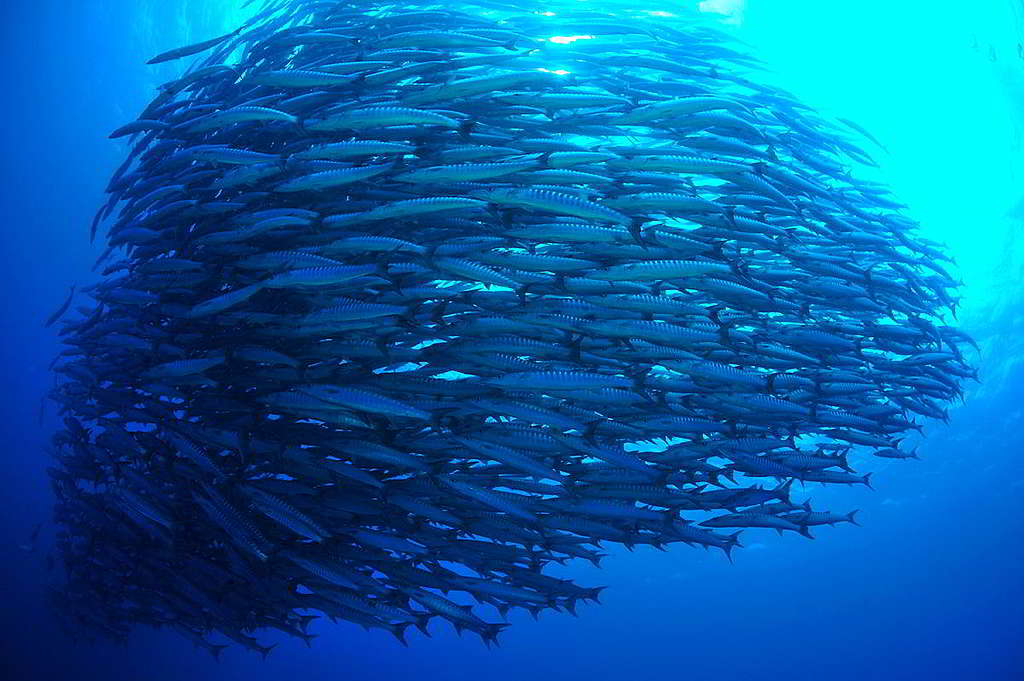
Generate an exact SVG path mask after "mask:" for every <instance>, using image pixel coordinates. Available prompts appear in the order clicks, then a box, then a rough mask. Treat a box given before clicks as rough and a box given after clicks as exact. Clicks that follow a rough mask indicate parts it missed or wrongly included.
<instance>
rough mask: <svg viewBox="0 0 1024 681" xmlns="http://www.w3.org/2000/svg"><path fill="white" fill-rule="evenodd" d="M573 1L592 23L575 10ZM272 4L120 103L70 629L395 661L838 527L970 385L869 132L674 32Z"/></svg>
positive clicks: (91, 342)
mask: <svg viewBox="0 0 1024 681" xmlns="http://www.w3.org/2000/svg"><path fill="white" fill-rule="evenodd" d="M598 5H599V7H600V9H599V10H598V9H596V7H597V6H598ZM598 5H595V4H594V3H587V2H576V3H572V4H567V5H566V6H565V7H564V8H563V7H560V6H558V5H557V4H556V5H551V4H549V3H545V4H543V5H541V4H539V3H533V2H515V3H513V2H510V1H502V0H495V1H492V0H470V1H469V2H463V3H459V4H458V9H451V8H449V7H447V6H445V5H442V4H426V3H413V2H402V1H399V2H393V3H388V2H383V3H372V2H362V1H335V0H315V1H314V0H268V1H267V2H266V3H265V4H264V5H263V7H262V8H258V9H257V13H256V15H255V16H254V18H253V19H252V20H250V21H249V22H248V23H247V24H245V25H244V26H243V27H242V28H240V29H239V30H237V31H234V32H232V33H231V34H228V35H225V36H221V37H219V38H215V39H213V40H209V41H206V42H204V43H199V44H196V45H191V46H188V47H184V48H179V49H176V50H172V51H170V52H166V53H164V54H161V55H159V56H157V57H155V58H154V59H153V60H152V61H151V63H159V62H164V61H170V60H174V59H180V58H183V57H190V56H193V55H199V54H201V53H205V56H200V57H196V59H197V61H196V62H195V63H194V64H193V65H192V66H191V67H190V68H189V69H188V70H187V71H186V73H185V75H183V76H182V77H181V78H179V79H177V80H174V81H172V82H169V83H166V84H164V85H163V86H162V87H161V88H160V89H159V92H158V94H157V96H156V98H155V99H154V100H153V101H152V103H151V104H150V105H149V106H148V107H147V108H146V109H145V111H143V112H142V114H141V115H140V116H139V118H138V119H137V120H135V121H133V122H131V123H128V124H127V125H125V126H123V127H122V128H120V129H118V130H117V131H115V132H114V134H113V135H112V137H115V138H121V139H124V140H125V141H127V142H128V143H129V145H130V151H129V153H128V158H127V159H126V160H125V162H124V164H123V165H122V166H121V167H120V168H119V169H118V170H117V172H116V173H115V175H114V177H113V178H112V180H111V181H110V184H109V187H108V192H109V200H108V201H107V202H106V203H105V205H104V206H103V208H102V209H101V210H100V212H99V213H98V215H97V217H96V220H95V221H94V223H93V225H92V232H93V236H94V237H95V236H96V235H97V234H99V233H105V234H106V239H107V244H108V246H109V247H108V248H107V250H106V252H105V253H104V254H103V256H102V257H101V259H100V261H99V262H98V263H97V267H98V268H99V269H101V270H102V275H103V276H102V279H101V280H100V281H99V283H95V284H92V285H89V286H84V287H79V288H78V294H77V295H78V296H79V298H81V297H82V295H83V293H84V294H85V296H87V297H88V298H89V299H90V300H89V302H88V303H87V304H84V305H78V306H75V307H73V306H72V305H73V301H72V299H73V296H74V295H75V289H72V292H71V294H70V295H69V296H68V299H67V301H66V302H65V303H64V305H63V306H62V307H61V308H60V309H59V310H58V311H57V312H56V313H54V315H53V316H51V317H50V319H49V320H47V321H48V323H49V324H56V323H57V322H58V320H59V325H58V329H59V333H60V335H61V337H62V341H63V343H64V344H65V349H64V350H63V351H62V352H61V353H60V356H59V357H58V358H57V360H56V361H55V372H56V375H57V382H56V385H55V387H54V388H53V390H52V393H51V397H52V399H53V400H55V401H56V402H57V403H58V404H59V406H60V409H61V412H62V419H63V424H64V427H63V428H61V429H60V430H59V432H57V433H56V434H55V435H54V438H53V445H54V446H53V451H54V456H55V462H54V464H53V466H52V467H51V468H50V476H51V479H52V484H53V487H54V490H55V492H56V495H57V498H58V505H57V508H56V519H57V522H58V523H59V526H60V528H61V530H60V533H59V536H58V545H59V550H60V557H61V559H62V561H61V562H62V564H63V567H64V571H65V572H66V576H67V579H66V584H65V585H64V586H63V587H62V588H61V589H59V590H55V591H54V593H53V600H54V601H55V603H56V604H57V605H58V606H59V610H60V611H61V612H63V613H64V614H65V617H66V619H67V622H68V623H69V626H72V627H75V628H81V629H85V630H92V631H95V630H99V631H101V632H105V633H106V634H109V635H113V636H115V637H123V636H125V635H127V633H128V632H129V631H130V630H131V628H132V627H133V626H135V625H137V624H147V625H152V626H161V627H170V628H174V629H176V630H178V631H180V632H181V633H182V634H184V635H186V636H188V637H190V638H192V639H193V640H194V641H195V642H196V644H197V645H201V646H203V647H205V648H207V649H209V650H210V651H211V652H213V653H214V654H216V653H218V652H219V651H220V649H221V648H223V647H224V646H225V645H227V644H228V643H230V642H232V641H233V642H236V643H238V644H240V645H241V646H244V647H245V648H249V649H252V650H256V651H260V652H262V653H264V654H265V653H266V652H267V651H268V650H269V648H270V647H271V646H270V645H268V644H267V643H266V642H265V638H263V636H262V634H261V632H264V631H266V630H268V629H276V630H279V631H282V632H286V633H288V634H291V635H294V636H298V637H301V638H303V639H305V640H306V641H307V642H309V640H310V639H311V638H312V636H313V635H312V634H310V633H309V632H308V628H307V627H308V625H309V623H310V622H311V621H312V620H313V619H315V618H316V617H318V616H321V615H322V616H326V617H329V618H331V619H337V620H347V621H351V622H355V623H358V624H360V625H363V626H365V627H370V628H380V629H384V630H386V631H388V632H390V633H392V634H394V635H395V636H397V637H399V638H400V639H402V640H403V641H404V636H405V635H406V630H407V629H408V627H410V626H415V627H417V628H419V629H420V630H422V631H423V632H424V633H427V632H428V631H429V630H428V625H430V623H431V621H432V620H447V621H448V622H449V623H450V624H451V625H454V627H455V628H456V629H458V630H459V631H462V630H469V631H471V632H474V633H476V634H478V635H479V636H480V637H481V638H482V639H483V640H484V641H486V642H488V643H490V642H493V641H496V639H497V636H498V634H499V632H500V631H501V630H502V629H503V628H504V627H505V626H507V625H506V623H505V622H503V621H502V620H503V619H504V616H505V615H506V614H507V613H508V611H509V610H510V609H515V608H522V609H525V610H528V611H531V612H532V613H534V614H537V613H539V612H541V611H544V610H549V609H550V610H563V611H574V609H575V607H576V605H577V603H578V602H583V601H596V600H597V598H598V595H599V592H600V588H592V587H585V586H580V585H577V584H576V583H574V582H573V581H570V580H566V579H561V578H557V577H554V576H551V575H550V574H548V572H546V571H545V568H546V566H548V565H549V564H550V563H552V562H557V563H566V562H568V561H571V560H573V559H583V560H587V561H591V562H593V563H594V564H597V563H598V562H599V561H600V559H601V558H602V557H603V554H602V553H601V546H602V545H603V544H620V545H625V546H627V547H633V546H636V545H651V546H655V547H659V548H660V547H667V546H669V545H673V544H679V543H683V544H687V545H690V546H701V547H704V548H713V549H716V550H720V551H722V552H724V553H725V554H726V555H729V554H730V553H731V551H732V550H733V548H734V547H738V546H740V545H741V537H740V536H739V535H740V532H741V531H743V530H744V529H745V528H769V529H772V530H777V531H778V532H779V533H783V532H793V533H799V534H802V535H806V536H808V537H809V536H811V528H814V527H815V526H820V525H833V524H836V523H839V522H854V521H855V516H854V512H852V511H846V510H844V511H831V510H822V509H818V508H812V506H811V504H810V501H809V500H805V501H796V500H794V499H792V498H791V492H794V491H795V488H794V481H797V483H798V484H797V487H799V486H800V485H807V487H806V490H807V491H808V492H812V491H813V485H810V483H815V482H817V483H824V484H836V485H859V484H864V485H868V484H869V483H870V478H869V475H868V474H863V475H862V474H859V473H857V472H856V471H855V470H854V466H853V464H855V463H858V462H863V461H866V460H868V459H870V458H871V457H884V458H889V459H902V458H908V457H912V456H915V454H914V452H913V451H908V449H907V448H905V447H901V440H902V438H903V437H904V436H905V435H906V434H907V433H908V431H911V430H914V429H920V423H919V421H920V420H921V419H922V418H937V419H943V418H945V415H946V408H947V407H946V405H947V404H948V403H949V402H950V401H951V400H953V399H954V398H957V397H961V396H962V390H961V387H960V385H961V382H962V381H963V380H964V379H967V378H973V377H975V374H974V372H973V370H972V369H971V368H970V366H969V364H968V362H967V361H965V359H964V356H963V353H964V349H965V344H970V343H972V341H971V340H970V339H969V338H968V337H967V336H966V335H965V334H964V333H962V332H961V331H959V330H958V329H957V328H955V326H952V325H950V324H949V323H947V321H946V320H947V319H948V318H949V314H950V312H951V311H954V312H955V307H956V303H957V298H956V288H957V282H956V281H955V279H954V278H953V277H952V276H951V275H950V274H949V272H948V271H947V269H946V268H945V266H944V265H943V264H942V263H945V262H949V258H948V257H947V256H946V255H945V253H944V251H943V250H942V248H941V247H940V246H939V245H938V244H936V243H934V242H930V241H928V240H926V239H924V238H922V237H920V236H919V235H917V231H916V225H915V223H914V222H913V221H912V220H910V219H909V218H907V217H905V216H904V215H903V213H902V210H903V208H904V207H903V206H902V205H901V204H900V203H899V202H897V201H896V200H895V199H894V198H893V197H892V196H891V195H890V194H889V192H888V190H887V189H886V187H885V186H883V185H882V184H880V183H877V182H872V181H868V180H864V179H859V175H864V174H866V173H867V172H869V171H868V170H867V169H866V168H865V166H871V165H874V161H873V160H872V158H871V156H870V154H869V152H868V151H866V150H865V149H864V148H863V147H862V146H861V145H862V144H877V143H876V142H874V140H873V138H871V137H870V135H869V134H868V133H867V132H866V131H863V130H862V129H861V128H859V126H857V125H856V124H854V123H853V122H844V121H830V120H827V119H825V118H824V117H822V116H820V115H818V114H817V113H816V112H815V111H814V110H812V109H811V108H809V107H807V106H805V105H803V104H801V103H800V102H799V101H798V100H797V99H796V98H795V97H793V96H792V95H790V94H788V93H787V92H785V91H783V90H781V89H778V88H774V87H771V86H769V85H766V84H764V83H763V82H762V81H763V80H766V79H767V76H765V75H764V74H763V68H762V67H761V66H760V65H759V62H758V61H757V60H756V59H755V58H753V57H752V56H750V55H749V53H748V50H747V49H746V48H745V47H744V46H743V45H741V44H739V43H738V42H736V41H735V40H733V39H732V38H730V37H729V36H728V35H727V34H725V33H724V32H722V31H721V30H719V29H717V28H714V27H712V26H711V25H710V24H709V23H707V22H706V21H704V20H702V19H700V18H699V17H698V16H697V15H696V14H691V13H688V12H680V13H678V14H668V13H665V12H657V11H645V10H642V9H639V8H637V7H636V6H635V4H634V3H626V2H619V1H618V0H602V1H601V2H600V3H599V4H598Z"/></svg>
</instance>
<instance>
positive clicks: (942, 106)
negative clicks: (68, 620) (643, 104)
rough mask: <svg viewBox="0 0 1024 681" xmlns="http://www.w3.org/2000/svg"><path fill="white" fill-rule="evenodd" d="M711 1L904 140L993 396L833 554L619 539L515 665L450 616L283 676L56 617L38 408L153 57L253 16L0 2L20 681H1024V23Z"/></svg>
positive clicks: (275, 664) (833, 5)
mask: <svg viewBox="0 0 1024 681" xmlns="http://www.w3.org/2000/svg"><path fill="white" fill-rule="evenodd" d="M597 4H599V3H597ZM699 4H700V8H701V9H702V10H703V11H705V12H707V13H708V14H709V15H714V16H715V17H716V20H718V21H721V22H722V23H723V24H724V25H726V26H727V27H729V30H732V31H735V32H736V34H737V35H738V36H739V37H740V38H742V39H743V40H745V41H746V42H748V43H749V44H750V45H751V48H750V49H751V51H752V52H754V53H755V54H757V55H758V56H760V57H761V58H762V59H764V60H765V61H766V62H767V63H768V64H769V65H770V66H771V67H772V68H773V69H774V70H775V72H776V75H777V81H776V82H778V83H780V84H782V85H784V86H785V87H787V88H789V89H791V90H792V91H793V92H795V93H796V94H797V95H799V96H800V97H801V98H802V99H803V100H804V101H805V102H807V103H809V104H811V105H813V106H815V107H818V108H820V109H821V110H822V111H824V112H826V113H829V114H831V115H836V116H843V117H845V118H848V119H851V120H854V121H857V122H858V123H859V124H861V125H862V126H864V127H865V128H867V129H869V130H870V131H871V132H872V133H873V134H874V135H875V136H876V137H878V138H879V140H880V141H882V142H883V143H884V144H885V145H886V147H887V148H888V149H889V153H888V154H879V156H878V160H879V162H880V164H881V166H882V167H881V169H880V171H879V173H878V175H879V178H880V179H882V180H884V181H885V182H887V183H889V184H890V185H891V186H892V187H893V189H894V191H895V193H896V194H897V196H899V197H900V198H901V199H903V200H905V201H906V202H907V203H908V204H909V205H910V211H909V214H910V215H911V216H912V217H914V218H916V219H918V220H920V221H921V223H922V230H923V231H922V233H923V234H924V235H925V236H927V237H929V238H932V239H935V240H939V241H943V242H945V243H946V244H948V246H949V249H950V252H951V253H952V254H953V255H954V257H955V258H956V260H957V263H958V272H957V274H958V275H959V276H960V277H962V279H963V281H964V287H963V288H962V290H961V296H962V302H961V306H960V309H959V320H960V323H961V325H962V326H963V328H964V329H966V330H967V331H968V332H969V333H971V334H972V335H973V336H974V337H975V338H976V339H977V341H978V343H979V345H980V348H981V351H980V353H979V354H978V355H976V356H975V357H974V358H973V359H972V361H973V363H974V365H975V366H976V367H978V369H979V373H980V375H981V377H982V383H981V384H980V385H979V384H974V383H968V384H966V386H965V388H966V391H967V392H966V399H965V402H964V404H962V405H960V404H957V405H953V406H951V409H950V415H949V423H948V424H944V423H941V422H929V423H927V425H926V427H925V435H926V437H924V438H923V439H921V441H920V445H919V450H918V451H919V454H920V456H921V460H920V461H913V460H912V461H905V462H894V463H882V464H876V465H875V467H874V470H875V471H876V472H875V475H874V478H873V480H874V483H875V490H874V491H872V490H868V489H866V488H864V487H862V486H857V487H855V488H851V489H842V490H833V489H831V488H830V489H829V490H827V491H819V490H817V489H815V490H814V493H815V498H816V499H822V498H824V499H827V501H828V504H827V506H835V507H836V508H858V509H860V513H859V515H858V520H859V522H860V523H861V525H862V527H854V526H850V525H846V524H844V525H840V526H837V527H835V528H823V529H822V530H821V531H819V532H816V537H817V538H816V539H815V540H814V541H808V540H806V539H804V538H802V537H798V536H795V535H787V536H783V537H779V536H777V535H775V534H774V533H772V532H770V531H766V530H762V531H751V532H747V533H745V544H746V548H744V549H743V550H740V551H737V552H736V553H735V554H734V555H735V564H730V563H729V562H728V561H727V560H726V559H725V557H724V556H722V555H721V553H720V552H705V551H701V550H697V549H688V548H686V547H683V546H679V547H677V548H673V549H670V550H669V551H666V552H659V551H656V550H654V549H652V548H650V547H638V548H637V549H636V550H635V551H633V552H629V551H626V550H625V549H621V548H618V549H616V548H609V549H608V553H610V555H609V557H608V558H607V559H605V561H604V562H603V566H602V568H601V569H596V568H593V567H592V566H589V565H586V564H584V565H573V566H571V567H569V568H566V569H564V570H563V571H562V574H564V575H565V576H572V577H578V578H579V579H580V581H581V582H582V583H585V584H603V585H607V587H608V588H607V589H606V590H605V592H604V593H603V594H602V599H601V600H602V604H601V605H599V606H598V605H583V606H581V607H580V609H579V612H578V617H575V618H574V617H572V616H570V615H568V614H555V613H551V612H546V613H544V614H542V615H541V616H540V618H539V620H537V621H534V620H533V619H532V618H531V617H530V616H529V615H527V614H523V613H513V614H512V615H511V621H512V623H513V626H512V627H511V628H510V629H509V630H507V631H506V632H505V633H504V634H503V635H502V643H501V646H500V647H498V648H496V649H493V650H488V649H487V648H485V647H484V646H483V645H482V644H481V643H480V641H479V640H478V639H477V638H476V637H474V636H472V635H465V636H463V637H458V636H456V634H455V632H454V631H452V629H451V627H450V626H448V625H447V624H435V625H433V626H432V627H431V633H432V638H430V639H426V638H424V637H423V636H422V635H420V634H418V633H415V634H413V635H411V636H410V645H409V647H408V648H405V647H403V646H402V645H401V644H399V643H398V642H397V641H396V640H394V639H393V638H391V637H390V635H388V634H386V633H383V632H381V631H373V632H366V631H364V630H363V629H362V628H360V627H358V626H356V625H354V624H349V623H339V624H337V625H332V624H330V622H325V621H318V622H316V623H314V625H313V626H312V627H311V632H312V633H315V634H317V638H316V640H315V641H314V642H313V645H312V647H311V648H307V647H306V646H305V645H303V644H302V642H301V641H299V640H297V639H286V638H284V637H277V638H272V639H271V640H272V641H274V642H277V643H278V645H277V648H276V649H275V650H274V651H273V652H272V653H271V655H270V656H269V657H268V658H267V660H266V661H262V660H261V659H260V657H259V656H258V655H256V654H253V653H247V652H244V651H241V650H239V649H237V648H232V649H229V650H227V651H225V652H224V653H223V655H222V656H221V659H220V660H219V661H215V660H214V659H213V658H212V657H211V656H210V655H209V654H208V653H206V652H204V651H202V650H199V649H196V648H194V647H193V645H192V644H191V643H190V642H188V641H187V640H185V639H184V638H182V637H180V636H178V635H177V634H175V633H173V632H170V631H166V630H164V631H153V630H146V629H143V630H138V631H137V632H135V633H134V634H133V635H132V636H131V637H130V638H129V640H128V641H127V642H126V643H123V644H115V643H98V644H84V643H75V642H74V641H72V640H71V639H69V638H68V637H67V636H66V635H65V634H64V633H63V632H62V630H61V629H60V627H59V626H58V624H57V621H56V619H55V618H54V616H53V615H52V613H51V612H50V611H49V610H48V608H47V605H46V599H45V590H46V586H47V584H49V583H50V581H52V580H53V579H55V578H56V575H57V572H56V571H50V570H48V568H47V562H46V556H47V554H48V553H50V552H51V550H52V546H53V542H54V531H55V530H54V526H53V523H52V520H51V515H52V505H53V495H52V493H51V489H50V486H49V482H48V479H47V475H46V467H47V466H49V465H50V459H49V454H48V453H47V443H48V441H49V437H50V435H51V433H52V431H53V429H54V428H55V427H56V426H57V424H58V420H57V417H56V415H55V413H54V409H53V407H52V405H51V406H49V407H47V408H46V409H45V410H44V411H43V413H42V418H40V399H41V397H42V396H43V394H44V392H45V391H46V390H47V389H48V388H49V387H50V385H51V382H52V376H51V374H50V371H49V369H48V365H49V364H50V361H51V359H52V358H53V356H54V354H55V353H56V352H57V351H58V343H57V340H56V337H55V333H53V330H52V329H43V328H42V324H41V322H42V321H43V320H45V319H46V317H47V315H49V314H50V312H52V310H53V309H55V308H56V307H57V306H58V305H59V304H60V303H61V301H63V299H64V296H65V294H66V292H67V287H68V286H69V284H71V283H73V282H80V283H84V282H87V281H89V280H90V279H89V277H90V274H89V270H90V267H91V265H92V263H93V261H94V260H95V259H96V257H97V256H98V255H99V253H100V252H101V250H102V247H101V246H99V245H93V246H90V244H89V241H88V226H89V222H90V220H91V218H92V214H93V212H94V211H95V209H96V207H97V206H98V205H99V204H100V202H101V201H102V200H103V196H102V191H103V187H104V186H105V185H106V182H107V179H108V178H109V176H110V175H111V173H112V172H113V170H114V169H115V168H116V167H117V165H119V163H120V162H121V160H122V158H123V154H124V152H125V148H126V147H125V144H124V143H123V141H118V140H108V139H107V134H108V133H109V131H111V130H113V129H114V128H116V127H118V126H119V125H122V124H123V123H125V122H127V121H129V120H132V119H133V118H134V117H135V116H136V115H137V113H138V112H139V111H140V110H142V108H143V107H144V106H145V104H146V103H147V102H148V101H149V100H150V99H151V98H152V96H153V92H154V88H155V87H156V86H157V85H158V84H160V83H162V82H164V81H166V80H169V79H171V78H173V77H175V76H177V75H178V74H180V72H181V69H182V68H183V64H182V63H170V64H162V65H158V66H145V65H144V62H145V61H146V60H147V59H148V58H149V57H151V56H152V55H154V54H156V53H158V52H162V51H164V50H166V49H170V48H172V47H175V46H179V45H182V44H187V43H191V42H195V41H198V40H203V39H205V38H207V37H210V36H214V35H219V34H221V33H224V32H226V31H227V30H231V29H233V28H234V27H236V26H237V25H238V24H239V22H240V21H242V20H244V18H245V17H246V16H247V14H246V12H245V11H244V10H242V9H241V8H239V7H238V6H237V5H236V3H235V2H234V1H233V0H205V1H200V0H187V1H186V0H160V1H159V2H157V1H155V0H106V1H105V2H103V3H72V2H67V0H34V1H32V2H26V1H24V0H10V1H9V2H7V3H4V4H3V5H2V6H0V19H2V23H0V26H2V28H0V31H2V32H3V35H2V38H3V39H2V40H0V50H3V60H2V63H4V64H5V65H6V66H7V68H6V79H5V80H6V83H5V87H4V98H5V102H4V106H3V109H2V113H0V116H2V117H3V121H2V124H0V135H2V136H3V146H2V148H3V149H4V154H3V156H2V159H0V164H2V171H0V173H2V174H0V178H2V180H3V182H2V184H0V196H2V197H3V201H2V205H3V207H4V217H5V225H4V228H3V229H2V230H0V258H2V263H3V268H2V271H0V277H2V282H3V286H2V288H0V291H2V292H3V298H4V300H5V314H4V319H5V324H4V334H3V338H2V341H0V352H2V355H0V362H2V364H0V366H3V367H4V372H3V391H2V393H0V400H2V402H0V404H2V407H3V412H2V418H0V442H2V443H3V445H4V450H3V451H4V454H3V456H0V499H2V503H0V509H2V511H0V556H2V557H3V559H2V561H0V566H2V567H0V569H2V571H3V579H2V581H0V585H3V589H2V593H3V598H2V601H0V603H2V607H0V616H2V627H3V631H2V632H0V633H2V635H0V678H2V679H12V680H15V679H16V680H20V679H94V678H95V679H108V680H120V679H125V680H132V679H159V680H163V679H167V680H176V679H190V680H192V681H199V680H200V679H243V678H244V679H247V680H248V681H258V680H261V679H281V678H302V679H311V680H312V679H337V678H341V677H344V678H354V679H379V680H382V681H384V680H387V681H390V680H391V679H416V680H417V681H435V680H436V681H456V680H461V679H466V680H470V679H472V680H474V681H476V680H479V681H489V680H491V679H494V680H505V679H509V680H511V679H516V680H519V679H523V678H528V677H534V678H538V677H552V678H559V679H563V680H565V681H570V680H576V679H581V680H582V679H587V680H589V681H592V680H594V679H606V678H607V679H622V678H658V679H687V680H694V681H698V680H699V681H704V680H708V681H731V680H733V679H754V678H756V679H760V680H762V681H774V680H776V679H779V680H781V679H787V680H794V679H796V680H799V679H820V680H822V681H845V680H847V679H849V680H851V681H852V680H857V681H865V680H873V679H877V680H879V681H902V680H912V679H929V680H933V681H944V680H949V681H973V680H975V679H977V680H978V681H1004V680H1005V681H1011V680H1014V679H1024V617H1022V616H1021V612H1024V568H1022V567H1021V566H1022V565H1024V548H1022V541H1021V540H1022V539H1024V474H1022V473H1021V469H1020V463H1019V462H1020V459H1021V457H1022V456H1024V434H1022V425H1024V419H1022V407H1021V405H1022V399H1024V362H1022V360H1024V295H1022V294H1024V192H1022V191H1021V187H1022V186H1024V184H1022V179H1024V178H1022V163H1021V159H1022V155H1021V139H1022V137H1021V136H1022V131H1024V48H1022V47H1021V45H1022V43H1024V7H1022V6H1021V4H1020V3H1019V2H1011V1H1010V0H985V1H984V2H978V3H934V2H923V1H917V0H912V1H908V2H904V3H890V2H881V1H878V0H860V1H857V2H853V1H849V2H848V1H845V0H836V1H835V2H828V3H821V2H811V1H810V0H790V1H786V2H782V1H775V0H747V1H746V2H743V1H742V0H735V1H728V0H722V1H713V0H707V1H705V2H702V3H699ZM659 8H660V9H670V8H669V7H667V6H666V7H661V6H659ZM823 507H824V506H823ZM38 523H42V529H41V531H40V534H39V538H38V541H37V542H36V543H35V545H34V547H33V550H31V551H26V550H23V549H22V548H20V546H21V545H25V544H27V543H28V542H29V537H30V535H31V534H32V531H33V528H34V527H35V526H36V525H37V524H38Z"/></svg>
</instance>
